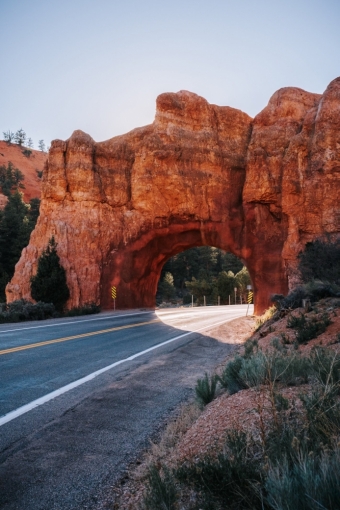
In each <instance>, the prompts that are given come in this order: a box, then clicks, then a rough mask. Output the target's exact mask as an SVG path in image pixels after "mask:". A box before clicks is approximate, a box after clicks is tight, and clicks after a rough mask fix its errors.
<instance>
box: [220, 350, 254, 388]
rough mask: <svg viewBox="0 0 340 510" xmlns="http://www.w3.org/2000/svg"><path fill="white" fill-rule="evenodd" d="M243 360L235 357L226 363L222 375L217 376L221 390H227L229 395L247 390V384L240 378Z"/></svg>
mask: <svg viewBox="0 0 340 510" xmlns="http://www.w3.org/2000/svg"><path fill="white" fill-rule="evenodd" d="M243 359H244V358H242V357H241V356H235V358H234V359H233V360H231V361H229V363H227V365H226V366H225V368H224V370H223V372H222V374H221V375H220V376H218V381H219V383H220V385H221V386H222V388H225V389H226V390H228V391H229V393H230V395H233V394H234V393H237V392H238V391H240V390H244V389H245V388H248V386H247V384H246V383H245V382H244V381H243V379H242V378H241V377H240V370H241V368H242V365H243Z"/></svg>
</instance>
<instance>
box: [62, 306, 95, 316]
mask: <svg viewBox="0 0 340 510" xmlns="http://www.w3.org/2000/svg"><path fill="white" fill-rule="evenodd" d="M99 312H100V306H99V305H96V304H95V303H89V304H86V305H83V306H76V307H74V308H71V309H70V310H67V311H66V312H65V313H64V315H65V317H76V316H78V315H90V314H93V313H99Z"/></svg>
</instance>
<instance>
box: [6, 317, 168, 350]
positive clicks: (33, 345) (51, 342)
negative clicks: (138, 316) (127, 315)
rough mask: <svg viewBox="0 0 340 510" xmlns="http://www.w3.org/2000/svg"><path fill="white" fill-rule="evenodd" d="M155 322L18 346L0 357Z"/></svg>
mask: <svg viewBox="0 0 340 510" xmlns="http://www.w3.org/2000/svg"><path fill="white" fill-rule="evenodd" d="M155 322H161V320H160V319H153V320H152V321H148V322H139V323H137V324H127V325H125V326H118V327H116V328H110V329H101V330H100V331H92V332H91V333H82V334H81V335H74V336H65V337H64V338H55V339H54V340H46V341H45V342H37V343H35V344H27V345H19V346H18V347H11V348H10V349H4V350H2V351H0V356H2V355H3V354H9V353H11V352H18V351H25V350H26V349H35V348H36V347H42V346H44V345H51V344H58V343H60V342H68V341H69V340H77V339H78V338H85V337H88V336H94V335H100V334H101V333H111V332H112V331H120V330H121V329H129V328H136V327H138V326H146V325H147V324H153V323H155Z"/></svg>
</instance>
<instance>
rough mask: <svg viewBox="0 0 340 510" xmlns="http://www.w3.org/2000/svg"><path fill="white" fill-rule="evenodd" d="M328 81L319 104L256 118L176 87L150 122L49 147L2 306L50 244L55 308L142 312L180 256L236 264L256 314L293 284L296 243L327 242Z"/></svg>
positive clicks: (336, 95)
mask: <svg viewBox="0 0 340 510" xmlns="http://www.w3.org/2000/svg"><path fill="white" fill-rule="evenodd" d="M339 112H340V78H337V79H335V80H334V81H332V82H331V84H330V85H329V86H328V88H327V89H326V91H325V93H324V94H323V95H318V94H313V93H309V92H305V91H303V90H301V89H297V88H285V89H281V90H279V91H278V92H276V93H275V94H274V95H273V96H272V98H271V99H270V101H269V103H268V106H267V107H266V108H265V109H264V110H263V111H262V112H260V113H259V114H258V115H257V116H256V117H255V119H251V118H250V117H249V116H248V115H246V114H245V113H243V112H241V111H239V110H236V109H233V108H229V107H220V106H216V105H211V104H209V103H208V102H207V101H206V100H205V99H203V98H201V97H199V96H197V95H195V94H193V93H190V92H186V91H181V92H178V93H176V94H174V93H166V94H162V95H161V96H159V97H158V98H157V111H156V117H155V121H154V123H153V124H151V125H149V126H146V127H143V128H139V129H135V130H134V131H131V132H130V133H127V134H126V135H123V136H118V137H115V138H112V139H111V140H108V141H106V142H101V143H95V142H94V140H93V139H92V138H91V137H90V136H89V135H87V134H85V133H83V132H81V131H75V132H74V133H73V135H72V136H71V138H69V139H68V140H66V141H61V140H55V141H54V142H53V143H52V146H51V150H50V153H49V159H48V165H47V170H46V172H45V173H44V179H43V189H42V204H41V210H40V211H41V212H40V218H39V220H38V223H37V227H36V229H35V231H34V232H33V234H32V236H31V240H30V244H29V246H28V247H27V248H26V249H25V250H24V251H23V254H22V257H21V259H20V261H19V263H18V264H17V266H16V272H15V275H14V277H13V280H12V282H11V283H10V284H9V285H8V287H7V298H8V300H9V301H13V300H14V299H18V298H21V297H23V298H26V299H30V278H31V276H32V275H34V274H35V271H36V267H37V260H38V257H39V255H40V254H41V252H42V250H43V249H44V248H45V247H46V245H47V243H48V240H49V238H50V237H51V236H52V235H54V236H55V238H56V241H57V243H58V252H59V255H60V258H61V262H62V264H63V266H64V267H65V269H66V272H67V281H68V285H69V288H70V293H71V297H70V300H69V303H68V305H69V306H70V307H71V306H78V305H80V304H83V303H86V302H90V301H95V302H96V303H100V304H101V306H102V307H104V308H109V307H112V300H111V291H110V288H111V286H112V285H115V286H116V287H117V303H116V304H117V307H118V308H129V307H130V308H133V307H141V306H145V307H152V306H154V302H155V301H154V299H155V292H156V287H157V282H158V278H159V275H160V271H161V268H162V266H163V264H164V262H165V261H166V260H167V259H168V258H170V257H171V256H173V255H175V254H176V253H179V252H181V251H183V250H185V249H188V248H190V247H193V246H201V245H211V246H216V247H219V248H222V249H224V250H227V251H231V252H232V253H234V254H235V255H237V256H239V257H240V258H241V259H242V260H243V262H244V263H245V264H246V266H247V268H248V270H249V273H250V275H251V278H252V281H253V285H254V290H255V310H256V313H259V312H262V311H263V310H264V309H265V308H266V307H267V306H268V304H269V301H270V295H271V294H272V293H286V292H287V291H288V288H289V287H290V288H291V287H293V286H294V285H295V284H296V281H297V278H298V275H297V271H296V268H297V255H298V253H299V251H300V250H301V249H303V247H304V245H305V244H306V242H308V241H310V240H312V239H315V238H317V237H319V236H321V235H325V234H329V235H331V236H337V235H339V234H340V215H339V206H338V195H339V182H340V177H339V176H340V139H339V127H340V115H339Z"/></svg>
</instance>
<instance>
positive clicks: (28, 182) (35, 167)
mask: <svg viewBox="0 0 340 510" xmlns="http://www.w3.org/2000/svg"><path fill="white" fill-rule="evenodd" d="M22 151H23V148H22V147H19V146H18V145H16V144H10V145H8V144H7V143H6V142H4V141H0V166H5V167H7V165H8V163H9V162H11V163H13V166H14V168H18V169H19V170H20V171H21V172H22V173H23V174H24V177H25V180H24V182H23V184H24V186H25V189H23V190H22V191H23V194H24V201H25V202H29V201H30V200H31V198H40V196H41V184H42V180H41V178H39V176H38V172H42V171H43V169H44V165H45V163H46V160H47V154H46V153H44V152H41V151H36V150H33V149H32V153H31V155H30V157H29V158H28V157H27V156H25V155H24V154H23V152H22ZM5 203H6V197H5V196H4V195H2V194H1V193H0V207H1V204H2V205H4V204H5Z"/></svg>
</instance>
